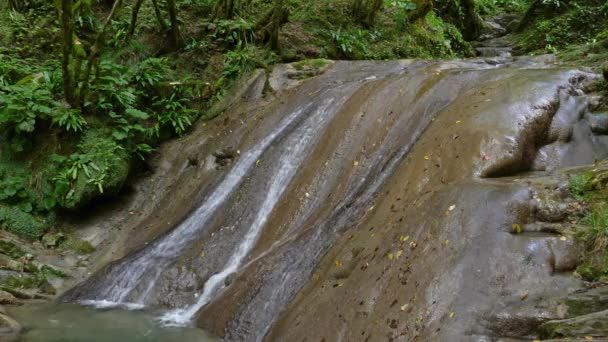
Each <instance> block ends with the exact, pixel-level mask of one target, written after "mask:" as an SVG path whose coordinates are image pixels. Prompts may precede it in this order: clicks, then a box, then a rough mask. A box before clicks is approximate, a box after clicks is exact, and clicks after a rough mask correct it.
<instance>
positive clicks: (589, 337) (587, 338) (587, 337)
mask: <svg viewBox="0 0 608 342" xmlns="http://www.w3.org/2000/svg"><path fill="white" fill-rule="evenodd" d="M585 340H593V336H585Z"/></svg>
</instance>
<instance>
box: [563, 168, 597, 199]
mask: <svg viewBox="0 0 608 342" xmlns="http://www.w3.org/2000/svg"><path fill="white" fill-rule="evenodd" d="M592 180H593V174H592V173H581V174H578V175H575V176H574V177H572V178H570V180H569V181H568V185H569V188H570V192H571V193H572V195H573V196H574V197H575V198H576V199H578V200H582V199H583V196H584V195H585V193H586V192H588V191H591V190H592V189H593V186H592V184H591V181H592Z"/></svg>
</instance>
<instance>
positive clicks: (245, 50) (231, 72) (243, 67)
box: [224, 44, 260, 80]
mask: <svg viewBox="0 0 608 342" xmlns="http://www.w3.org/2000/svg"><path fill="white" fill-rule="evenodd" d="M259 64H260V62H258V60H257V58H256V49H255V47H251V46H243V45H242V44H238V45H237V47H236V48H235V49H234V50H232V51H229V52H228V53H226V60H225V61H224V77H226V78H228V79H231V80H234V79H237V78H238V77H239V76H241V75H242V74H244V73H247V72H250V71H253V70H254V69H255V67H256V66H257V65H259Z"/></svg>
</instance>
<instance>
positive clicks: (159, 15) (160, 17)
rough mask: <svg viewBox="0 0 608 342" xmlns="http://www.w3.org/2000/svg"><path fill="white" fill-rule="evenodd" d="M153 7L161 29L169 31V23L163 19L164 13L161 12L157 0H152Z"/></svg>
mask: <svg viewBox="0 0 608 342" xmlns="http://www.w3.org/2000/svg"><path fill="white" fill-rule="evenodd" d="M152 7H154V14H155V15H156V20H158V25H159V26H160V30H161V31H162V32H167V23H165V19H163V15H162V13H161V12H160V7H158V1H157V0H152Z"/></svg>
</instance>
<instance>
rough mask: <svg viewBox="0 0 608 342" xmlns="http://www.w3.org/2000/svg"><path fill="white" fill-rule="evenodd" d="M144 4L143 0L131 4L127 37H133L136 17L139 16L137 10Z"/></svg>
mask: <svg viewBox="0 0 608 342" xmlns="http://www.w3.org/2000/svg"><path fill="white" fill-rule="evenodd" d="M143 3H144V0H135V4H133V11H131V23H130V24H129V32H128V35H127V36H128V37H129V38H131V37H133V34H135V27H136V26H137V16H138V15H139V9H140V8H141V5H142V4H143Z"/></svg>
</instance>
